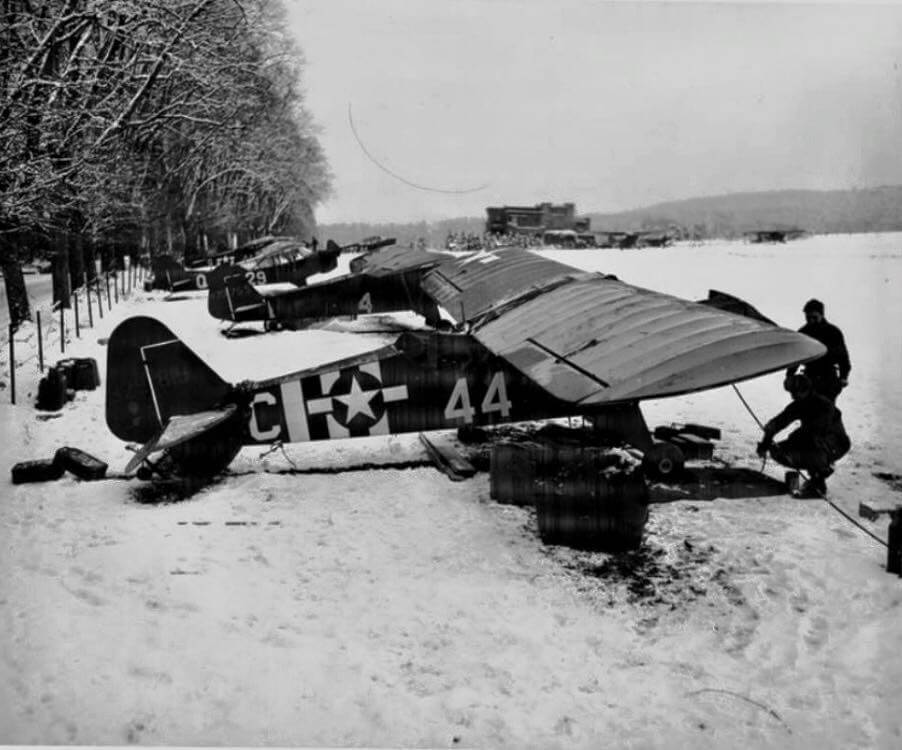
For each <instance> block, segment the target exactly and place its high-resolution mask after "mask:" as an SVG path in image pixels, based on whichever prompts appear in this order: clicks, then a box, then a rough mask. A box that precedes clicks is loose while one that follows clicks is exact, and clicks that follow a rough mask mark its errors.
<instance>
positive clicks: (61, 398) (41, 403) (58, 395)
mask: <svg viewBox="0 0 902 750" xmlns="http://www.w3.org/2000/svg"><path fill="white" fill-rule="evenodd" d="M67 387H68V386H67V383H66V374H65V372H64V371H63V370H60V369H58V368H56V367H51V368H50V370H49V371H48V372H47V376H46V377H44V378H41V382H40V384H39V385H38V401H37V404H36V407H37V408H38V409H41V410H42V411H59V410H60V409H62V408H63V405H64V404H65V403H66V401H67V400H68V399H67V398H66V390H67Z"/></svg>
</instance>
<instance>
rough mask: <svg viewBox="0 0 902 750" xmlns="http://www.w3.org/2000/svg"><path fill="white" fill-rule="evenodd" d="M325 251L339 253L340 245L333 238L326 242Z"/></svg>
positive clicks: (331, 253)
mask: <svg viewBox="0 0 902 750" xmlns="http://www.w3.org/2000/svg"><path fill="white" fill-rule="evenodd" d="M326 252H327V253H329V254H330V255H341V245H339V244H338V243H337V242H336V241H335V240H328V241H327V242H326Z"/></svg>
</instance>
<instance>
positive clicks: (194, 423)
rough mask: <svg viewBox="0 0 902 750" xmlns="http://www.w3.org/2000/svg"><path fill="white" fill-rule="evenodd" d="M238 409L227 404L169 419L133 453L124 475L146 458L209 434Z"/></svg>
mask: <svg viewBox="0 0 902 750" xmlns="http://www.w3.org/2000/svg"><path fill="white" fill-rule="evenodd" d="M237 408H238V407H237V406H235V404H229V405H228V406H226V407H225V408H223V409H211V410H210V411H200V412H197V413H195V414H179V415H176V416H174V417H171V418H170V419H169V420H168V421H167V422H166V426H165V427H164V428H163V429H162V430H160V431H159V432H158V433H157V434H156V435H155V436H154V437H153V438H151V440H150V441H149V442H147V443H145V444H144V445H143V446H141V448H140V449H139V450H138V451H137V452H136V453H135V455H134V456H133V457H132V459H131V461H129V462H128V465H127V466H126V467H125V473H126V474H131V473H132V472H133V471H135V470H136V469H137V468H138V467H139V466H140V465H141V464H142V463H143V462H144V461H145V459H147V457H148V456H151V455H153V454H154V453H159V452H160V451H164V450H166V449H167V448H173V447H175V446H176V445H180V444H182V443H185V442H187V441H189V440H193V439H194V438H196V437H200V436H201V435H203V434H205V433H207V432H210V430H212V429H213V428H214V427H217V426H219V425H221V424H222V423H223V422H225V421H226V420H227V419H228V418H229V417H231V416H232V415H233V414H234V413H235V410H236V409H237Z"/></svg>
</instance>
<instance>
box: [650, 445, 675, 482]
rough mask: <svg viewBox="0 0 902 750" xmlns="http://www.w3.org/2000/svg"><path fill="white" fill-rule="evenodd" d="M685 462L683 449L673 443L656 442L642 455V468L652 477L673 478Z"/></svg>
mask: <svg viewBox="0 0 902 750" xmlns="http://www.w3.org/2000/svg"><path fill="white" fill-rule="evenodd" d="M685 464H686V457H685V456H684V455H683V451H681V450H680V449H679V448H677V447H676V446H675V445H673V444H672V443H655V444H654V445H653V446H652V447H651V448H649V449H648V450H647V451H645V455H644V456H643V457H642V468H643V469H644V470H645V474H646V476H648V477H651V478H652V479H673V478H674V477H675V476H677V475H679V474H680V472H682V471H683V467H684V466H685Z"/></svg>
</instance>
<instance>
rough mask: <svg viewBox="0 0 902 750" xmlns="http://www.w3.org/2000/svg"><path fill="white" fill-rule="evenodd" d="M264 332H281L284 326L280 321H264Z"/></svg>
mask: <svg viewBox="0 0 902 750" xmlns="http://www.w3.org/2000/svg"><path fill="white" fill-rule="evenodd" d="M263 330H264V331H281V330H282V324H281V323H280V322H279V321H278V320H265V321H263Z"/></svg>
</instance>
